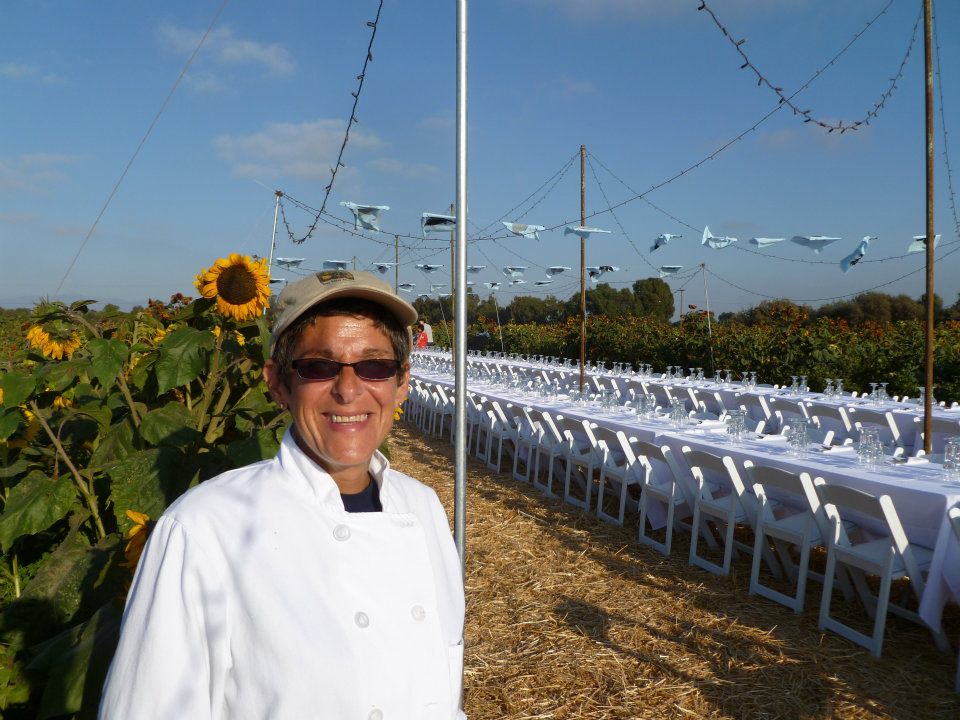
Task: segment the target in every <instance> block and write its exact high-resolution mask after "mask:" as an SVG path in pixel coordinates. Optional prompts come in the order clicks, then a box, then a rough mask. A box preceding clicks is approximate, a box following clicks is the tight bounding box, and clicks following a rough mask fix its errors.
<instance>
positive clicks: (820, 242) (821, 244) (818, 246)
mask: <svg viewBox="0 0 960 720" xmlns="http://www.w3.org/2000/svg"><path fill="white" fill-rule="evenodd" d="M839 239H840V238H838V237H827V236H826V235H794V236H793V237H792V238H790V242H795V243H796V244H797V245H803V246H804V247H808V248H810V249H811V250H813V251H814V252H815V253H819V252H820V251H821V250H823V249H824V248H825V247H826V246H827V245H829V244H830V243H835V242H836V241H837V240H839Z"/></svg>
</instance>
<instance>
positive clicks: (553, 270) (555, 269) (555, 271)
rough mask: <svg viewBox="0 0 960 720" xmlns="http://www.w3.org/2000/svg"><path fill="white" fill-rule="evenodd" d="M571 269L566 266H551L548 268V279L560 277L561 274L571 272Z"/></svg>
mask: <svg viewBox="0 0 960 720" xmlns="http://www.w3.org/2000/svg"><path fill="white" fill-rule="evenodd" d="M569 269H570V268H569V267H567V266H566V265H551V266H550V267H548V268H547V277H553V276H554V275H559V274H560V273H562V272H564V271H566V270H569Z"/></svg>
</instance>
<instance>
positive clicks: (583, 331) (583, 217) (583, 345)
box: [580, 145, 587, 392]
mask: <svg viewBox="0 0 960 720" xmlns="http://www.w3.org/2000/svg"><path fill="white" fill-rule="evenodd" d="M586 156H587V149H586V147H584V146H583V145H581V146H580V227H584V226H585V225H586V223H587V201H586V181H585V179H584V165H585V162H586ZM586 254H587V253H586V239H585V238H584V237H583V233H580V392H583V373H584V369H583V366H584V364H585V363H586V355H587V284H586V275H585V272H586V271H585V270H584V265H585V264H586Z"/></svg>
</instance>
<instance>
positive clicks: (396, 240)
mask: <svg viewBox="0 0 960 720" xmlns="http://www.w3.org/2000/svg"><path fill="white" fill-rule="evenodd" d="M399 289H400V236H399V235H394V236H393V292H394V293H396V292H397V291H398V290H399Z"/></svg>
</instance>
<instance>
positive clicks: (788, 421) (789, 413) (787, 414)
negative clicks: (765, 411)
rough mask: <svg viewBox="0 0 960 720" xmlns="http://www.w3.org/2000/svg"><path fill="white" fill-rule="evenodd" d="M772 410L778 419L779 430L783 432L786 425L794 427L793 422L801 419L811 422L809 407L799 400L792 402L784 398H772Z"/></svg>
mask: <svg viewBox="0 0 960 720" xmlns="http://www.w3.org/2000/svg"><path fill="white" fill-rule="evenodd" d="M770 409H771V410H772V411H773V415H774V417H775V418H776V419H777V428H778V430H780V431H782V430H783V426H784V425H792V424H793V422H792V420H793V419H794V418H797V417H801V418H803V419H804V420H807V421H809V420H810V415H809V413H807V406H806V405H805V404H804V403H802V402H800V401H799V400H790V399H789V398H784V397H771V398H770Z"/></svg>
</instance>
